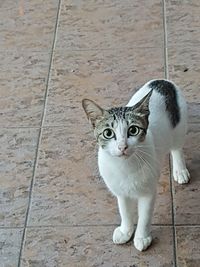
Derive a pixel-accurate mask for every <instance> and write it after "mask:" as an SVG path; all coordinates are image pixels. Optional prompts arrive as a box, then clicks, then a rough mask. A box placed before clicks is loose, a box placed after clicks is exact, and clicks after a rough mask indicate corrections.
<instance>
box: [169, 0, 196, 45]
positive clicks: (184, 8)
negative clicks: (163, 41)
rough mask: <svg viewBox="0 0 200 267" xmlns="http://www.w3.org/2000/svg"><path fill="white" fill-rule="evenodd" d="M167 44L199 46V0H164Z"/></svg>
mask: <svg viewBox="0 0 200 267" xmlns="http://www.w3.org/2000/svg"><path fill="white" fill-rule="evenodd" d="M166 9H167V34H168V44H169V45H173V46H174V47H177V48H178V47H179V46H180V45H184V46H187V47H191V48H192V47H194V46H196V45H197V46H199V42H200V29H199V23H200V17H199V13H200V2H199V1H196V0H191V1H187V0H186V1H179V0H178V1H174V0H166Z"/></svg>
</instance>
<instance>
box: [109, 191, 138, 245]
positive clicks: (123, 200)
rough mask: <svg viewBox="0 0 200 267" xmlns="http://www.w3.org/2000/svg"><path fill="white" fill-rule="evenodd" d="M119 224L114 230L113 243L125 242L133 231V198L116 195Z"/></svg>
mask: <svg viewBox="0 0 200 267" xmlns="http://www.w3.org/2000/svg"><path fill="white" fill-rule="evenodd" d="M117 200H118V206H119V212H120V216H121V225H120V226H119V227H117V228H116V229H115V230H114V233H113V242H114V243H115V244H124V243H127V242H128V241H129V240H130V239H131V237H132V235H133V232H134V220H133V201H134V200H133V199H130V198H127V197H121V196H120V197H117Z"/></svg>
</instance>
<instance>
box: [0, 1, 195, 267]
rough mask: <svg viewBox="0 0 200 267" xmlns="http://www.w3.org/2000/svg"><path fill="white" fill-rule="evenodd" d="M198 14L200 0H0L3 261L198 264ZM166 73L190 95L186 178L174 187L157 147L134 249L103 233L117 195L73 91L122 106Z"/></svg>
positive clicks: (82, 265)
mask: <svg viewBox="0 0 200 267" xmlns="http://www.w3.org/2000/svg"><path fill="white" fill-rule="evenodd" d="M164 4H165V5H164ZM58 11H59V12H58ZM165 11H166V13H165ZM199 14H200V3H199V1H198V0H192V1H188V0H184V1H179V0H173V1H172V0H163V1H161V0H149V1H144V0H136V1H132V0H124V1H121V0H32V1H25V0H17V1H13V0H2V1H0V18H1V19H0V20H1V21H0V36H1V38H0V51H1V53H0V96H1V97H0V143H1V152H0V172H1V175H0V267H16V266H18V267H22V266H23V267H68V266H69V267H98V266H103V267H198V266H200V258H199V236H200V213H199V203H200V198H199V188H200V184H199V168H200V167H199V166H200V165H199V156H200V155H199V151H200V147H199V144H200V140H199V130H200V126H199V123H200V91H199V85H200V78H199V72H200V69H199V61H200V60H199V59H200V58H199V55H200V48H199V47H200V46H199V41H200V30H199V22H200V17H199ZM165 22H166V24H165ZM164 37H166V38H164ZM168 74H169V78H170V79H172V80H173V81H174V82H175V83H177V85H179V86H180V88H181V89H182V91H183V94H184V95H185V96H186V99H187V101H188V110H189V124H190V125H189V131H188V137H187V140H186V144H185V148H184V151H185V155H186V160H187V165H188V168H189V170H190V173H191V182H190V183H189V184H188V185H183V186H181V185H177V184H176V183H174V182H173V183H172V186H171V184H170V180H169V178H170V170H169V166H168V163H169V159H168V158H166V161H165V164H164V167H163V170H162V175H161V179H160V181H159V185H158V197H157V200H156V205H155V212H154V217H153V231H152V233H153V237H154V241H153V245H152V246H151V247H150V248H149V249H148V250H147V251H146V252H143V253H139V252H138V251H136V249H135V248H134V246H133V244H132V242H129V243H128V244H126V245H123V246H117V245H114V244H113V243H112V233H113V230H114V228H115V227H116V225H118V224H119V223H120V218H119V214H118V209H117V203H116V202H117V201H116V199H115V198H114V197H113V196H112V195H111V194H110V192H109V191H108V190H107V188H106V186H105V185H104V182H103V181H102V179H101V178H100V177H99V174H98V170H97V154H96V153H97V147H96V145H95V141H94V138H93V134H92V129H91V128H90V125H89V123H88V122H87V119H86V116H85V114H84V112H83V110H82V107H81V100H82V98H84V97H87V98H91V99H93V100H96V101H97V102H98V103H99V104H100V105H102V106H103V107H111V106H117V105H124V104H126V103H127V101H128V100H129V99H130V97H131V96H132V94H133V93H134V92H135V90H136V89H137V88H139V87H140V86H141V85H143V84H144V83H145V82H146V81H148V80H151V79H154V78H164V77H165V78H166V77H167V75H168ZM43 115H44V117H43ZM40 126H42V129H40V128H39V127H40ZM40 133H41V135H40ZM36 159H37V160H36ZM31 182H32V183H31ZM32 185H33V186H32ZM171 194H172V196H173V198H172V197H171ZM172 210H173V212H172ZM27 211H28V213H27V214H26V212H27ZM26 215H28V216H27V217H26ZM173 216H174V218H173ZM136 219H137V214H136V213H135V221H136ZM24 230H26V231H24ZM174 230H175V231H174ZM19 256H20V257H21V260H20V263H19V265H18V259H19Z"/></svg>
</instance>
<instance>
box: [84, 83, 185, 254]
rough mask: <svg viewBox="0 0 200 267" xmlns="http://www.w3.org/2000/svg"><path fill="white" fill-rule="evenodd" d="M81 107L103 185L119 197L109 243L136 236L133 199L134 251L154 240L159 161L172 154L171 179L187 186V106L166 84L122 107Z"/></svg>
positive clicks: (148, 86)
mask: <svg viewBox="0 0 200 267" xmlns="http://www.w3.org/2000/svg"><path fill="white" fill-rule="evenodd" d="M82 104H83V108H84V110H85V112H86V114H87V117H88V119H89V121H90V122H91V124H92V126H93V129H94V135H95V137H96V140H97V143H98V144H99V152H98V165H99V171H100V174H101V176H102V177H103V179H104V181H105V183H106V185H107V187H108V188H109V189H110V191H111V192H112V193H113V194H114V195H115V196H116V197H117V200H118V206H119V212H120V215H121V225H120V226H119V227H117V228H116V229H115V231H114V233H113V242H114V243H116V244H123V243H126V242H128V241H129V240H130V238H131V237H132V235H133V232H134V220H133V206H132V204H133V201H135V200H137V202H138V223H137V228H136V231H135V235H134V245H135V247H136V249H138V250H140V251H143V250H145V249H147V248H148V246H149V245H150V244H151V242H152V236H151V220H152V215H153V208H154V202H155V196H156V188H157V183H158V178H159V176H160V171H161V166H162V162H163V159H164V157H165V155H166V154H167V153H169V152H170V153H171V156H172V163H173V176H174V180H175V181H177V182H178V183H179V184H184V183H188V181H189V178H190V175H189V172H188V170H187V168H186V165H185V160H184V156H183V152H182V147H183V144H184V139H185V135H186V131H187V105H186V102H185V99H184V97H183V96H182V94H181V92H180V90H179V89H178V87H177V86H176V85H175V84H174V83H172V82H171V81H167V80H152V81H149V82H147V83H146V84H145V85H144V86H143V87H142V88H141V89H139V90H138V91H137V92H136V94H134V95H133V97H132V98H131V100H130V101H129V102H128V104H127V105H126V106H125V107H117V108H111V109H107V110H105V109H103V108H101V107H100V106H99V105H97V104H96V103H95V102H93V101H92V100H89V99H84V100H83V102H82Z"/></svg>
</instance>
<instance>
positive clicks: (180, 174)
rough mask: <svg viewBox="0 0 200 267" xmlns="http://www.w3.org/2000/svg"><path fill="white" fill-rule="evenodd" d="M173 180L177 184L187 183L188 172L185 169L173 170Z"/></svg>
mask: <svg viewBox="0 0 200 267" xmlns="http://www.w3.org/2000/svg"><path fill="white" fill-rule="evenodd" d="M173 176H174V180H175V181H176V182H177V183H179V184H187V183H188V182H189V180H190V173H189V171H188V170H187V169H183V170H176V171H174V172H173Z"/></svg>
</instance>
